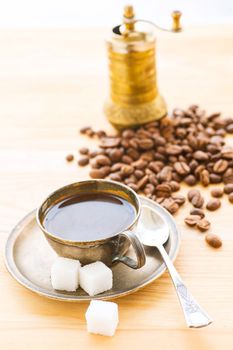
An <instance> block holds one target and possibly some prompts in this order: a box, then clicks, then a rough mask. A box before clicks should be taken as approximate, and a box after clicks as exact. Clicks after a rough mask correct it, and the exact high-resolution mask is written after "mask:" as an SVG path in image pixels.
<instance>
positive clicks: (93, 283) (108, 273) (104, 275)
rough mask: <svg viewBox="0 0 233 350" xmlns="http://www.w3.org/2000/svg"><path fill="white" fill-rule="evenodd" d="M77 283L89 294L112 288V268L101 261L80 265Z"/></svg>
mask: <svg viewBox="0 0 233 350" xmlns="http://www.w3.org/2000/svg"><path fill="white" fill-rule="evenodd" d="M79 283H80V286H81V288H82V289H84V290H85V292H87V293H88V294H89V295H90V296H93V295H96V294H99V293H103V292H105V291H106V290H108V289H111V288H112V270H111V269H110V268H109V267H107V266H106V265H105V264H104V263H102V262H101V261H96V262H95V263H92V264H89V265H85V266H83V267H81V269H80V272H79Z"/></svg>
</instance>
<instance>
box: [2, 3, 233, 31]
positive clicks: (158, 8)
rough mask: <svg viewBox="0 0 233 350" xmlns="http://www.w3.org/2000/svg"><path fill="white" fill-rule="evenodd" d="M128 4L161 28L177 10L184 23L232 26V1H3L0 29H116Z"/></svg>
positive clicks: (140, 15)
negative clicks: (226, 24) (123, 9)
mask: <svg viewBox="0 0 233 350" xmlns="http://www.w3.org/2000/svg"><path fill="white" fill-rule="evenodd" d="M128 2H130V3H131V4H133V5H134V6H135V10H136V13H137V17H140V18H146V19H148V20H149V19H150V20H153V21H156V22H158V23H159V24H160V25H165V26H166V25H169V24H170V13H171V11H172V10H177V9H179V10H181V11H182V12H183V24H211V23H233V0H222V1H220V0H174V1H172V0H157V1H156V0H131V1H125V0H5V1H3V0H1V1H0V5H1V6H0V27H106V26H113V25H114V24H119V22H120V21H121V15H122V8H123V6H124V5H125V4H127V3H128Z"/></svg>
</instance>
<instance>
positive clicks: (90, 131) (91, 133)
mask: <svg viewBox="0 0 233 350" xmlns="http://www.w3.org/2000/svg"><path fill="white" fill-rule="evenodd" d="M85 134H86V135H87V136H89V137H93V136H95V132H94V130H92V129H91V128H89V129H87V130H86V132H85Z"/></svg>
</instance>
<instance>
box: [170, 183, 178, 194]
mask: <svg viewBox="0 0 233 350" xmlns="http://www.w3.org/2000/svg"><path fill="white" fill-rule="evenodd" d="M169 185H170V187H171V190H172V192H177V191H179V190H180V184H179V182H177V181H170V182H169Z"/></svg>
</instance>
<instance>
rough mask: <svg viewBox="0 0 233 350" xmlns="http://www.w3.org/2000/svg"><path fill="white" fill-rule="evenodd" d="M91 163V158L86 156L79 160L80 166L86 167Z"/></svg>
mask: <svg viewBox="0 0 233 350" xmlns="http://www.w3.org/2000/svg"><path fill="white" fill-rule="evenodd" d="M88 163H89V158H88V157H87V156H84V157H82V158H80V159H79V160H78V165H80V166H85V165H87V164H88Z"/></svg>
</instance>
